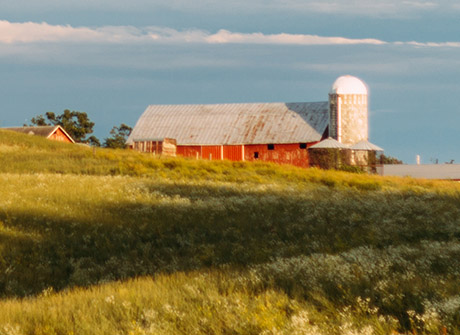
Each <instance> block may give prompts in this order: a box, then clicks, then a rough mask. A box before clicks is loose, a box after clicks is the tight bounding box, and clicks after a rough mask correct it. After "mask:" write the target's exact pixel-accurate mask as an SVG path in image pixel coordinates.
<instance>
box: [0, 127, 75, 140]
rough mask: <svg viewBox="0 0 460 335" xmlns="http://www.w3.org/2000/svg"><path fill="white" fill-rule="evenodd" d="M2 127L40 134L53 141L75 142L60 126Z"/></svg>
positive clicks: (24, 132)
mask: <svg viewBox="0 0 460 335" xmlns="http://www.w3.org/2000/svg"><path fill="white" fill-rule="evenodd" d="M3 129H5V130H11V131H15V132H18V133H23V134H27V135H37V136H42V137H46V138H48V139H50V140H54V141H60V142H67V143H75V141H74V140H73V138H72V137H70V135H69V134H67V132H66V131H65V130H64V128H62V127H61V126H37V127H13V128H3Z"/></svg>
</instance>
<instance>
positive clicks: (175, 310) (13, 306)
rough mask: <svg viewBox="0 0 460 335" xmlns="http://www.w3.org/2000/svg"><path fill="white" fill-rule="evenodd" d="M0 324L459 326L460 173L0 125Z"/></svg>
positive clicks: (312, 328) (154, 329) (289, 329)
mask: <svg viewBox="0 0 460 335" xmlns="http://www.w3.org/2000/svg"><path fill="white" fill-rule="evenodd" d="M0 162H1V163H0V296H1V300H0V311H1V313H0V334H390V333H392V332H399V333H406V332H411V333H417V334H443V333H444V332H447V333H448V334H460V293H459V288H460V241H459V238H460V206H459V204H460V201H459V200H460V186H459V185H458V184H457V183H453V182H434V181H423V180H415V179H409V178H405V179H402V178H381V177H377V176H367V175H358V174H347V173H343V172H334V171H321V170H317V169H308V170H305V169H299V168H295V167H287V166H277V165H273V164H266V163H260V164H253V163H244V162H226V161H225V162H208V161H196V160H185V159H165V158H161V157H160V158H158V157H157V158H156V157H152V156H148V155H143V154H138V153H134V152H129V151H123V150H120V151H116V150H104V149H96V150H93V149H92V148H88V147H85V146H78V145H67V144H61V143H56V142H52V141H48V140H45V139H42V138H37V137H31V136H24V135H21V134H15V133H10V132H6V131H0Z"/></svg>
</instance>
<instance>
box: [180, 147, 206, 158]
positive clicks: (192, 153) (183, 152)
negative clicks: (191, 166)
mask: <svg viewBox="0 0 460 335" xmlns="http://www.w3.org/2000/svg"><path fill="white" fill-rule="evenodd" d="M177 155H178V156H183V157H191V158H201V146H199V145H194V146H188V145H178V146H177Z"/></svg>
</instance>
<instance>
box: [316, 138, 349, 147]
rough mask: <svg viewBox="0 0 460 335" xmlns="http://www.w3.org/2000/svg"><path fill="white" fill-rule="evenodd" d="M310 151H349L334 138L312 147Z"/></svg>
mask: <svg viewBox="0 0 460 335" xmlns="http://www.w3.org/2000/svg"><path fill="white" fill-rule="evenodd" d="M310 149H348V147H347V146H346V145H345V144H342V143H340V142H339V141H337V140H335V139H333V138H332V137H328V138H327V139H325V140H323V141H321V142H319V143H316V144H315V145H312V146H311V147H310Z"/></svg>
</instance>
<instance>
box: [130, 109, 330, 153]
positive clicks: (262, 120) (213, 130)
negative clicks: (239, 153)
mask: <svg viewBox="0 0 460 335" xmlns="http://www.w3.org/2000/svg"><path fill="white" fill-rule="evenodd" d="M327 125H328V103H327V102H308V103H241V104H217V105H151V106H148V107H147V109H146V110H145V111H144V113H143V114H142V116H141V117H140V118H139V120H138V121H137V124H136V125H135V127H134V129H133V131H132V133H131V135H130V136H129V138H128V140H127V143H128V144H130V143H133V142H134V141H136V140H137V139H141V138H165V137H168V138H174V139H176V141H177V144H178V145H224V144H227V145H231V144H266V143H300V142H315V141H319V140H321V137H322V135H323V133H324V131H325V130H326V127H327Z"/></svg>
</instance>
